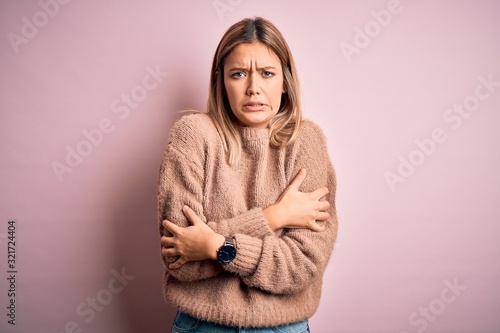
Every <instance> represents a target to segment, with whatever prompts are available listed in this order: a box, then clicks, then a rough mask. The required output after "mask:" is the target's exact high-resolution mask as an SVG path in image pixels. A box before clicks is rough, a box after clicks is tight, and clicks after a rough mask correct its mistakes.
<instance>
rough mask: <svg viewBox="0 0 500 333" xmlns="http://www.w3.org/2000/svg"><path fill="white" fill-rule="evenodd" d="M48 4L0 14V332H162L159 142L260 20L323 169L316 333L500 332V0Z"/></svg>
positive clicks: (11, 5)
mask: <svg viewBox="0 0 500 333" xmlns="http://www.w3.org/2000/svg"><path fill="white" fill-rule="evenodd" d="M60 1H61V3H60V4H59V3H58V2H55V0H42V1H40V2H38V1H5V0H2V1H1V5H0V17H1V21H0V31H1V34H0V36H1V38H0V57H1V62H0V69H1V78H0V152H1V159H0V188H1V194H0V208H1V209H0V242H1V243H0V258H1V260H0V262H1V263H2V266H1V271H0V308H1V309H2V311H0V312H1V316H0V318H1V321H0V330H1V331H2V332H23V333H25V332H40V333H41V332H46V333H49V332H52V333H56V332H57V333H59V332H93V333H94V332H95V333H98V332H121V333H129V332H130V333H135V332H151V333H156V332H167V331H168V329H169V327H170V324H171V321H172V319H173V314H174V309H173V308H171V307H169V306H167V305H165V304H164V302H163V299H162V289H161V275H162V273H161V272H162V266H161V261H160V255H159V242H158V234H157V221H156V180H157V171H158V167H159V163H160V158H161V154H162V149H163V146H164V144H165V142H166V138H167V135H168V132H169V128H170V126H171V124H172V123H173V121H174V120H175V119H177V118H178V117H179V114H178V113H177V111H178V110H180V109H186V108H195V109H202V110H203V109H204V106H205V101H206V97H207V87H208V75H209V66H210V62H211V59H212V55H213V52H214V51H215V47H216V45H217V43H218V41H219V39H220V37H221V36H222V34H223V32H224V31H225V30H226V29H227V28H228V27H229V26H230V25H231V24H232V23H234V22H236V21H237V20H239V19H241V18H243V17H248V16H255V15H262V16H264V17H266V18H268V19H270V20H271V21H273V22H274V23H275V24H276V25H277V26H278V27H279V28H280V30H281V31H282V32H283V34H284V35H285V37H286V38H287V40H288V42H289V44H290V47H291V48H292V50H293V52H294V56H295V59H296V62H297V66H298V70H299V73H300V79H301V84H302V93H303V100H304V109H305V115H306V117H308V118H310V119H312V120H314V121H316V122H318V123H319V124H320V125H321V126H322V128H323V130H324V132H325V133H326V135H327V137H328V143H329V149H330V155H331V158H332V160H333V162H334V164H335V166H336V169H337V173H338V183H339V186H338V214H339V218H340V235H339V239H338V244H337V247H336V250H335V251H334V255H333V257H332V260H331V262H330V264H329V266H328V270H327V272H326V275H325V278H324V281H325V286H324V291H323V297H322V302H321V306H320V308H319V311H318V312H317V314H316V315H315V316H314V317H313V318H312V319H311V327H312V330H313V332H319V333H322V332H324V333H330V332H343V333H349V332H356V333H357V332H360V333H364V332H384V333H385V332H395V333H404V332H406V333H410V332H474V333H480V332H500V316H499V313H500V287H498V281H499V280H500V265H499V263H500V245H499V243H500V242H499V234H500V223H499V222H500V221H499V219H500V202H499V198H500V176H499V175H498V172H499V170H500V149H499V148H498V144H499V139H500V134H499V133H500V131H499V121H500V113H499V111H500V109H499V107H500V84H499V82H500V61H499V59H500V40H499V34H498V32H499V31H500V3H499V2H498V1H493V0H491V1H485V0H483V1H452V0H447V1H430V0H418V1H416V0H414V1H411V0H400V1H397V0H391V1H385V0H384V1H382V0H372V1H356V2H354V1H347V0H343V1H315V2H312V1H310V2H306V1H301V2H298V1H297V2H293V1H283V0H281V1H279V0H274V1H264V0H259V1H250V0H202V1H200V0H183V1H180V0H179V1H165V0H163V1H158V0H156V1H155V0H150V1H140V2H139V1H105V2H103V1H96V0H91V1H69V2H68V3H63V2H65V1H67V0H65V1H63V0H60ZM56 4H57V5H56ZM44 8H45V9H44ZM46 12H47V13H46ZM389 15H390V16H389ZM31 24H33V26H32V27H31V28H32V29H31V30H30V27H29V26H30V25H31ZM35 24H36V25H35ZM33 27H34V28H35V29H33ZM16 36H17V37H16ZM13 41H14V42H13ZM16 41H17V42H16ZM21 41H22V42H21ZM151 71H157V72H160V74H157V80H156V81H155V80H154V79H153V78H152V77H150V74H149V72H151ZM166 73H168V74H166ZM144 80H145V84H146V85H144V83H143V81H144ZM488 80H489V81H490V83H489V84H486V85H485V84H484V83H482V82H484V81H488ZM491 82H492V83H491ZM131 94H132V98H133V100H132V101H130V102H129V106H127V104H126V102H124V101H123V100H122V98H126V96H125V95H131ZM123 96H125V97H123ZM454 105H455V109H454ZM460 107H461V108H462V109H463V110H465V111H463V112H462V115H460V113H457V112H456V111H454V110H458V109H457V108H460ZM467 110H471V111H470V112H469V111H467ZM99 126H101V127H102V128H101V129H100V130H99V131H97V130H96V128H99ZM85 133H87V134H88V135H91V136H92V135H93V136H92V138H93V139H92V140H93V143H92V142H91V141H90V140H89V139H88V138H87V137H86V135H85ZM89 133H90V134H89ZM433 133H434V134H433ZM431 140H434V141H431ZM67 149H70V150H77V149H79V151H80V152H82V153H83V154H85V155H86V156H83V157H81V159H80V160H78V159H77V158H76V157H74V156H73V160H71V159H70V162H71V161H72V163H73V164H72V165H73V167H71V166H68V165H67V163H66V161H65V159H66V156H67V154H68V150H67ZM57 163H60V164H59V166H61V165H66V169H65V172H63V173H62V174H60V175H59V177H58V176H57V174H56V172H55V171H54V167H53V166H54V165H55V164H57ZM411 163H413V164H411ZM70 170H71V172H70ZM387 177H389V180H390V179H392V183H391V181H388V179H387ZM391 184H392V185H391ZM9 219H15V220H16V221H17V230H16V238H17V242H16V251H17V253H16V254H17V257H16V269H17V270H18V273H17V280H16V282H17V285H16V292H17V294H16V325H15V326H12V325H9V324H8V323H7V320H8V317H7V316H6V313H7V309H6V307H7V305H8V304H9V303H8V302H9V298H8V296H7V292H8V288H9V286H8V284H7V277H8V274H7V267H6V266H5V264H6V259H7V239H6V237H7V222H8V220H9ZM122 270H124V272H125V275H127V276H128V280H126V281H125V282H120V281H119V280H117V279H116V278H115V274H121V272H122ZM113 272H114V273H113ZM92 298H94V299H96V302H97V303H96V304H95V305H94V306H95V308H94V309H93V308H92V307H91V305H90V304H91V302H92ZM89 302H90V303H89Z"/></svg>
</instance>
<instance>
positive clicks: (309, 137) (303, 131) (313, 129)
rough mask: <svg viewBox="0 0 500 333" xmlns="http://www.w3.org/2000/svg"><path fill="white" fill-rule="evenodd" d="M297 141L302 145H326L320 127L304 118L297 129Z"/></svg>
mask: <svg viewBox="0 0 500 333" xmlns="http://www.w3.org/2000/svg"><path fill="white" fill-rule="evenodd" d="M297 143H298V144H299V145H300V146H302V147H304V146H306V147H318V148H320V147H326V137H325V134H324V133H323V130H322V129H321V127H319V125H318V124H316V123H315V122H314V121H312V120H308V119H305V120H303V121H302V124H301V126H300V129H299V135H298V136H297Z"/></svg>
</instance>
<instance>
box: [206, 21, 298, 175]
mask: <svg viewBox="0 0 500 333" xmlns="http://www.w3.org/2000/svg"><path fill="white" fill-rule="evenodd" d="M255 41H258V42H261V43H263V44H265V45H266V46H267V47H268V48H270V49H271V50H272V51H273V52H274V53H275V54H276V55H277V56H278V58H279V59H280V61H281V67H282V70H283V83H284V90H285V92H284V93H283V94H282V96H281V104H280V108H279V110H278V112H277V114H276V115H275V116H274V117H273V118H272V119H271V121H270V123H269V141H270V144H271V146H273V147H275V148H279V147H285V146H286V145H288V144H290V143H293V142H294V140H295V139H296V137H297V135H298V131H299V127H300V124H301V121H302V109H301V106H300V96H299V80H298V77H297V71H296V69H295V62H294V60H293V57H292V53H291V51H290V48H289V47H288V44H287V43H286V41H285V39H284V38H283V35H282V34H281V33H280V31H279V30H278V29H277V28H276V27H275V26H274V25H273V24H272V23H271V22H269V21H268V20H266V19H263V18H261V17H255V18H253V19H249V18H247V19H243V20H241V21H239V22H237V23H235V24H233V25H232V26H231V27H230V28H229V29H228V30H227V31H226V33H225V34H224V36H222V39H221V41H220V42H219V45H218V46H217V50H216V51H215V55H214V59H213V62H212V69H211V71H210V89H209V94H208V102H207V111H208V114H209V115H210V116H211V118H212V120H213V122H214V124H215V127H216V128H217V131H218V132H219V135H220V136H221V138H222V142H223V145H224V149H225V150H226V153H227V156H228V157H227V162H228V163H229V164H231V165H232V164H234V163H235V162H237V161H238V160H239V159H240V156H241V150H242V147H241V146H242V143H241V138H240V134H239V131H238V127H237V125H236V117H235V116H234V114H233V112H232V111H231V107H230V105H229V101H228V99H227V96H226V93H225V87H224V61H225V60H226V58H227V56H228V55H229V54H230V53H231V52H232V51H233V50H234V49H235V47H237V46H238V45H240V44H242V43H252V42H255Z"/></svg>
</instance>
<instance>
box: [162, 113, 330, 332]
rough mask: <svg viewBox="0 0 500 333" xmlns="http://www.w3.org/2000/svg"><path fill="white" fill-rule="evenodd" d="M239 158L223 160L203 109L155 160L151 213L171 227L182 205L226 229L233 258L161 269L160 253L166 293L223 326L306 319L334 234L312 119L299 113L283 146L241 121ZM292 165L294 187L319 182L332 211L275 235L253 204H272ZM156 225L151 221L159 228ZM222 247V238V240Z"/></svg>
mask: <svg viewBox="0 0 500 333" xmlns="http://www.w3.org/2000/svg"><path fill="white" fill-rule="evenodd" d="M239 131H240V135H241V138H242V141H243V153H242V156H241V160H240V161H239V162H238V163H237V164H235V165H233V166H230V165H228V164H227V163H226V156H225V152H224V148H223V146H222V142H221V140H220V137H219V134H218V133H217V130H216V128H215V126H214V125H213V123H212V121H211V119H210V117H209V116H208V115H207V114H191V115H187V116H184V117H182V118H181V119H180V120H178V121H177V122H176V123H175V124H174V126H173V128H172V130H171V134H170V137H169V141H168V144H167V146H166V150H165V155H164V158H163V162H162V164H161V168H160V177H159V188H158V205H159V206H158V207H159V217H160V221H161V220H162V219H168V220H170V221H172V222H174V223H176V224H178V225H180V226H187V225H188V221H187V219H186V217H185V216H184V214H183V213H182V210H181V208H182V207H183V205H188V206H190V207H191V208H192V209H193V210H194V211H195V212H196V213H197V214H198V216H200V218H201V219H202V220H203V221H204V222H206V223H208V225H209V226H210V227H211V228H212V229H213V230H214V231H216V232H218V233H220V234H222V235H224V236H231V237H234V238H235V240H236V248H237V251H238V253H237V256H236V258H235V259H234V260H233V261H232V262H231V263H229V264H227V265H222V264H219V263H218V262H216V261H212V260H204V261H195V262H189V263H187V264H185V265H183V266H182V267H181V268H180V269H178V270H169V269H168V268H167V265H168V263H170V262H172V261H173V260H175V259H173V258H164V262H165V276H164V295H165V299H166V300H167V301H168V302H170V303H172V304H173V305H174V306H176V307H178V308H179V309H180V310H182V311H184V312H186V313H188V314H190V315H192V316H194V317H196V318H199V319H203V320H206V321H210V322H215V323H219V324H223V325H228V326H239V327H264V326H275V325H281V324H285V323H292V322H296V321H300V320H305V319H308V318H310V317H311V316H312V315H313V313H314V312H315V311H316V309H317V307H318V305H319V300H320V295H321V285H322V278H323V273H324V271H325V267H326V265H327V262H328V260H329V258H330V255H331V252H332V249H333V244H334V242H335V239H336V236H337V218H336V211H335V189H336V180H335V173H334V170H333V167H332V164H331V162H330V159H329V157H328V151H327V148H326V142H325V137H324V135H323V133H322V132H321V130H320V129H319V127H318V126H317V125H315V124H314V123H313V122H311V121H304V122H303V124H302V126H301V129H300V132H299V136H298V139H297V140H296V142H295V143H294V144H292V145H289V146H287V147H285V148H281V149H276V148H272V147H271V146H270V145H269V138H268V135H269V131H268V130H267V129H254V128H249V127H240V128H239ZM301 168H306V170H307V176H306V179H305V180H304V182H303V183H302V186H301V189H300V190H301V191H304V192H310V191H313V190H316V189H318V188H320V187H323V186H327V187H328V188H329V190H330V193H329V195H327V197H326V200H329V201H330V204H331V210H330V212H329V213H330V215H331V219H330V220H329V221H327V228H326V230H325V231H323V232H314V231H311V230H308V229H285V230H282V231H281V232H277V233H274V232H273V231H271V229H270V228H269V227H268V225H267V224H266V221H265V220H264V217H263V214H262V210H263V208H265V207H268V206H270V205H271V204H273V203H275V202H276V200H277V199H278V198H279V196H280V195H281V194H282V192H283V191H284V190H285V188H286V187H287V186H288V185H289V184H290V182H291V181H292V180H293V178H294V177H295V176H296V175H297V173H298V171H299V170H300V169H301ZM164 233H165V231H164V230H163V227H162V226H161V223H160V234H164ZM221 245H222V244H221Z"/></svg>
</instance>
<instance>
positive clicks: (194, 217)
mask: <svg viewBox="0 0 500 333" xmlns="http://www.w3.org/2000/svg"><path fill="white" fill-rule="evenodd" d="M182 211H183V213H184V215H186V217H187V218H188V220H189V221H190V222H191V224H192V225H197V224H199V223H201V222H202V221H201V219H200V218H199V217H198V215H196V213H195V211H194V210H192V209H191V207H189V206H184V207H182Z"/></svg>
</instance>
